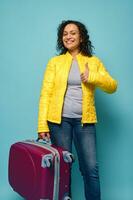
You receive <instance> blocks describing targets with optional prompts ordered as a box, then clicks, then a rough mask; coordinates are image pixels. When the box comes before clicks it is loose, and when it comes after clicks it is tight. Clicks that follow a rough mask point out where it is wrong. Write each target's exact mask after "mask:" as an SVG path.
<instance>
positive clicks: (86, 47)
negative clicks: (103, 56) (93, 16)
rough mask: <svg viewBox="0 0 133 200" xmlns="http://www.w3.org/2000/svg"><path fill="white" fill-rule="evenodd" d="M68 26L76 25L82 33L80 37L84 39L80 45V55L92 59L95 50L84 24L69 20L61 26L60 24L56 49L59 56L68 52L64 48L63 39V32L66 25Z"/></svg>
mask: <svg viewBox="0 0 133 200" xmlns="http://www.w3.org/2000/svg"><path fill="white" fill-rule="evenodd" d="M68 24H75V25H76V26H77V27H78V29H79V33H80V37H81V39H82V42H81V43H80V53H81V54H82V55H85V56H89V57H91V56H92V54H93V48H94V46H93V45H92V42H91V41H90V36H89V34H88V30H87V28H86V26H85V25H84V24H82V23H81V22H79V21H74V20H67V21H64V20H63V21H62V22H61V24H59V26H58V29H57V46H56V49H57V51H58V52H59V54H60V55H61V54H65V53H66V52H67V51H68V50H67V48H65V47H64V44H63V41H62V38H63V31H64V28H65V26H66V25H68Z"/></svg>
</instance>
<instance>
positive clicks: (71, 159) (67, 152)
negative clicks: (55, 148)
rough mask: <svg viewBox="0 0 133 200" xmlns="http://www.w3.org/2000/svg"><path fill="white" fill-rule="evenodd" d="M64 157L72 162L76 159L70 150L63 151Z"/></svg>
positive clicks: (66, 160) (67, 161)
mask: <svg viewBox="0 0 133 200" xmlns="http://www.w3.org/2000/svg"><path fill="white" fill-rule="evenodd" d="M63 159H64V161H65V162H66V163H72V162H74V160H75V159H74V155H73V154H72V153H70V152H69V151H63Z"/></svg>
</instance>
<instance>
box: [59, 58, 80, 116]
mask: <svg viewBox="0 0 133 200" xmlns="http://www.w3.org/2000/svg"><path fill="white" fill-rule="evenodd" d="M62 116H63V117H69V118H81V117H82V88H81V79H80V71H79V67H78V62H77V61H76V60H73V61H72V65H71V69H70V72H69V77H68V84H67V90H66V94H65V98H64V105H63V111H62Z"/></svg>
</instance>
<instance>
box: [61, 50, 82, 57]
mask: <svg viewBox="0 0 133 200" xmlns="http://www.w3.org/2000/svg"><path fill="white" fill-rule="evenodd" d="M65 55H66V56H67V58H70V59H73V57H72V55H71V54H70V53H69V51H67V52H66V54H65ZM81 57H83V55H82V54H81V53H78V54H77V55H76V58H77V59H79V58H81Z"/></svg>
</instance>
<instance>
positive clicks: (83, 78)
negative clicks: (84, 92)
mask: <svg viewBox="0 0 133 200" xmlns="http://www.w3.org/2000/svg"><path fill="white" fill-rule="evenodd" d="M80 77H81V81H82V82H83V83H87V82H88V77H89V66H88V63H86V64H85V71H84V72H83V73H81V74H80Z"/></svg>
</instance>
